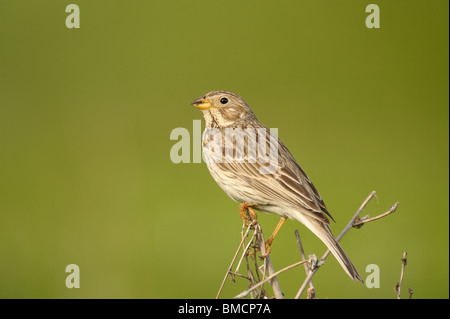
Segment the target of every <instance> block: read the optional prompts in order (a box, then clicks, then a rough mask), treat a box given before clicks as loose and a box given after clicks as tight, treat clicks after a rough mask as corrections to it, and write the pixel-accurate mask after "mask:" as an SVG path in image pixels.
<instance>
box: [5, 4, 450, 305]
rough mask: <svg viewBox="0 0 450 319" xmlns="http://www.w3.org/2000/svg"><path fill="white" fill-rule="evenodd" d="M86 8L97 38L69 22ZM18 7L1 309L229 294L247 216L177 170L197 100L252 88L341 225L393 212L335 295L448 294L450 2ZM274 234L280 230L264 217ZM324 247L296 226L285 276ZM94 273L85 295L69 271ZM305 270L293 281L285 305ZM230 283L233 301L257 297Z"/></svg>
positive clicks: (351, 242) (324, 277) (364, 238)
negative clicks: (10, 304)
mask: <svg viewBox="0 0 450 319" xmlns="http://www.w3.org/2000/svg"><path fill="white" fill-rule="evenodd" d="M69 3H76V4H78V5H79V6H80V10H81V15H80V17H81V28H80V29H68V28H66V26H65V19H66V17H67V15H68V13H66V12H65V7H66V5H68V4H69ZM370 3H373V2H370V1H313V0H308V1H277V2H274V1H260V0H259V1H255V0H252V1H242V0H239V1H238V0H234V1H206V0H204V1H199V0H193V1H175V0H174V1H111V0H109V1H106V0H103V1H86V0H78V1H72V2H70V1H56V0H52V1H49V0H48V1H45V0H41V1H6V0H0V46H1V48H0V147H1V150H0V297H3V298H214V297H215V295H216V293H217V291H218V288H219V286H220V283H221V281H222V279H223V276H224V274H225V271H226V269H227V267H228V265H229V263H230V261H231V258H232V256H233V254H234V252H235V250H236V248H237V245H238V243H239V241H240V231H241V225H242V223H241V220H240V218H239V213H238V204H237V203H235V202H233V201H232V200H231V199H229V198H228V197H227V196H226V195H225V194H224V193H223V191H222V190H221V189H220V188H219V187H218V186H217V185H216V184H215V182H214V180H213V179H212V178H211V176H210V175H209V172H208V170H207V168H206V166H205V164H204V163H201V164H194V163H181V164H174V163H172V162H171V160H170V149H171V148H172V146H173V145H174V144H175V143H176V141H173V140H170V138H169V137H170V132H171V131H172V130H173V129H174V128H177V127H184V128H186V129H188V130H189V131H190V132H191V133H192V123H193V120H194V119H197V120H198V119H202V114H201V112H199V111H198V110H197V109H195V108H193V107H192V106H190V104H189V103H190V102H191V101H192V100H193V99H195V98H197V97H199V96H201V95H203V94H205V93H206V92H208V91H211V90H218V89H224V90H230V91H234V92H236V93H238V94H240V95H241V96H243V98H244V99H245V100H246V101H247V102H248V104H249V105H250V106H251V107H252V109H253V111H254V112H255V114H256V115H257V117H258V119H259V120H260V121H261V122H262V123H264V124H265V125H266V126H268V127H273V128H278V134H279V136H280V137H281V139H282V140H283V141H284V143H285V144H286V145H287V146H288V147H289V149H290V150H291V152H292V154H293V155H294V157H295V158H296V159H297V161H298V162H299V163H300V165H301V166H302V167H303V169H304V170H305V171H306V172H307V174H308V176H309V177H310V178H311V180H312V181H313V182H314V184H315V185H316V187H317V188H318V190H319V191H320V193H321V195H322V197H323V198H324V200H325V202H326V204H327V206H328V208H329V210H330V212H331V213H332V215H333V217H334V218H335V220H336V221H337V223H336V224H333V225H332V226H331V227H332V231H333V232H334V234H335V235H337V234H338V233H339V232H340V231H341V230H342V229H343V227H344V226H345V225H346V224H347V222H348V221H349V219H350V218H351V216H352V215H353V214H354V212H355V211H356V209H357V208H358V207H359V205H360V204H361V202H362V201H363V200H364V199H365V198H366V196H367V195H369V193H370V192H371V191H372V190H376V191H377V195H378V197H377V199H375V200H373V201H372V202H371V203H370V204H369V205H368V207H367V208H366V210H365V212H364V213H363V215H365V214H367V213H368V214H370V215H371V216H375V215H377V214H379V213H383V212H385V211H386V210H388V209H389V208H390V206H391V205H393V204H394V203H395V202H397V201H398V202H400V205H399V207H398V210H397V212H396V213H394V214H393V215H390V216H388V217H386V218H384V219H381V220H379V221H376V222H374V223H371V224H368V225H366V226H364V227H363V228H362V229H360V230H351V231H350V232H349V233H348V234H347V235H346V237H344V239H343V240H342V245H343V247H344V249H345V250H346V252H347V253H348V254H349V256H350V258H351V259H352V261H353V263H354V264H355V266H356V268H357V269H358V270H359V272H360V273H361V275H362V276H363V278H366V276H367V275H368V274H369V273H366V272H365V269H366V266H367V265H369V264H376V265H378V266H379V267H380V288H373V289H368V288H367V287H366V286H365V285H362V284H359V283H355V282H352V281H351V280H350V279H349V278H348V277H347V275H346V274H345V273H344V272H343V271H342V270H341V269H340V266H339V264H338V263H337V262H336V260H335V259H334V258H332V257H331V258H329V259H328V260H327V263H326V265H325V266H324V267H323V268H322V269H320V270H319V272H318V273H317V275H316V276H315V277H314V278H315V280H314V283H315V285H316V290H317V295H318V297H319V298H395V292H394V290H393V287H394V285H395V284H396V283H397V282H398V281H399V277H400V269H401V261H400V258H401V256H402V254H403V251H407V252H408V265H407V267H406V271H405V277H404V282H403V290H402V291H403V297H407V296H408V294H407V288H408V287H410V288H411V289H413V291H414V295H413V298H448V297H449V289H448V284H449V278H448V274H449V255H448V252H449V245H448V243H449V227H448V226H449V220H448V216H449V200H448V198H449V197H448V191H449V187H448V186H449V180H448V173H449V171H448V164H449V157H448V154H449V153H448V151H449V149H448V146H449V140H448V129H449V121H448V120H449V118H448V115H449V114H448V110H449V109H448V103H449V94H448V85H449V77H448V67H449V65H448V57H449V55H448V54H449V50H448V35H449V34H448V26H449V25H448V21H449V19H448V10H449V8H448V6H449V4H448V1H426V2H425V1H406V0H404V1H376V2H375V3H377V4H378V5H379V7H380V12H381V14H380V17H381V28H380V29H368V28H366V26H365V18H366V16H367V15H368V13H366V12H365V7H366V5H367V4H370ZM191 156H192V154H191ZM259 217H260V218H259V220H260V222H261V224H262V227H263V229H264V231H265V233H267V235H268V234H269V233H270V232H271V231H272V229H273V227H274V226H275V225H276V223H277V222H278V217H277V216H274V215H264V214H260V215H259ZM296 228H298V229H299V230H300V234H301V237H302V240H303V244H304V246H305V250H306V253H307V254H311V253H315V254H316V255H317V256H321V255H322V254H323V252H324V251H325V246H324V245H323V244H322V243H321V242H320V241H319V240H318V239H317V238H316V237H315V236H314V235H312V234H311V233H310V232H309V231H308V230H306V228H305V227H303V226H301V225H300V224H299V223H298V222H296V221H288V222H287V223H286V224H285V226H284V227H283V228H282V230H281V232H280V233H279V235H278V236H277V239H276V240H275V242H274V244H273V246H272V255H271V256H272V261H273V263H274V266H275V268H276V269H277V270H278V269H281V268H283V267H285V266H287V265H290V264H292V263H294V262H296V261H298V260H299V253H298V249H297V245H296V242H295V237H294V230H295V229H296ZM72 263H74V264H77V265H78V266H79V267H80V278H81V288H80V289H68V288H66V286H65V279H66V276H67V275H68V274H67V273H65V268H66V266H67V265H68V264H72ZM303 278H304V270H303V268H302V267H299V268H295V269H292V270H290V271H289V272H285V273H283V274H281V275H280V276H279V281H280V284H281V287H282V288H283V291H284V293H285V295H286V297H288V298H291V297H293V296H294V295H295V293H296V292H297V290H298V288H299V286H300V284H301V283H302V282H303ZM246 284H247V283H246V282H245V280H244V279H238V280H237V282H236V284H233V283H231V282H230V281H228V282H227V283H226V285H225V288H224V291H223V293H222V297H227V298H230V297H233V296H234V295H236V294H238V293H239V292H241V291H242V290H244V289H245V288H246Z"/></svg>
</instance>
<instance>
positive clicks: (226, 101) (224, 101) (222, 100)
mask: <svg viewBox="0 0 450 319" xmlns="http://www.w3.org/2000/svg"><path fill="white" fill-rule="evenodd" d="M220 103H222V104H227V103H228V99H227V98H226V97H223V98H221V99H220Z"/></svg>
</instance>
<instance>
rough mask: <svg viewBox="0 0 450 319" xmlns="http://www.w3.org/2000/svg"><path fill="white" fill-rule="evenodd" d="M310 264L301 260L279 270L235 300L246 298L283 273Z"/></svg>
mask: <svg viewBox="0 0 450 319" xmlns="http://www.w3.org/2000/svg"><path fill="white" fill-rule="evenodd" d="M306 262H308V261H307V260H301V261H299V262H296V263H294V264H292V265H289V266H287V267H285V268H283V269H281V270H278V271H277V272H274V273H273V274H271V275H270V276H269V277H267V278H265V279H264V280H262V281H260V282H259V283H258V284H256V285H254V286H253V287H251V288H250V289H248V290H246V291H243V292H241V293H240V294H239V295H237V296H235V297H234V299H241V298H245V297H246V296H247V295H248V294H249V293H250V292H252V291H253V290H255V289H256V288H258V287H260V286H262V285H263V284H264V283H265V282H267V281H269V280H271V279H272V278H275V277H276V276H278V275H279V274H281V273H282V272H284V271H286V270H289V269H291V268H294V267H296V266H298V265H301V264H304V263H306Z"/></svg>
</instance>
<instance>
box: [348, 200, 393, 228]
mask: <svg viewBox="0 0 450 319" xmlns="http://www.w3.org/2000/svg"><path fill="white" fill-rule="evenodd" d="M398 204H399V203H398V202H397V203H395V204H394V206H392V207H391V209H389V210H388V211H387V212H385V213H383V214H380V215H378V216H375V217H372V218H368V219H362V218H361V219H360V220H359V221H355V223H353V227H357V228H359V227H361V226H362V225H363V224H366V223H369V222H373V221H374V220H377V219H380V218H383V217H385V216H387V215H390V214H392V213H393V212H395V211H396V210H397V206H398ZM358 226H359V227H358Z"/></svg>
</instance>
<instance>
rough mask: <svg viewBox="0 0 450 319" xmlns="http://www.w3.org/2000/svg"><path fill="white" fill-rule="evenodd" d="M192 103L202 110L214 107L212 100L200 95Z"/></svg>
mask: <svg viewBox="0 0 450 319" xmlns="http://www.w3.org/2000/svg"><path fill="white" fill-rule="evenodd" d="M191 105H193V106H195V107H196V108H198V109H200V110H207V109H209V108H211V107H212V104H211V102H210V101H208V100H205V99H204V98H201V97H199V98H198V99H196V100H194V101H193V102H192V103H191Z"/></svg>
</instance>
